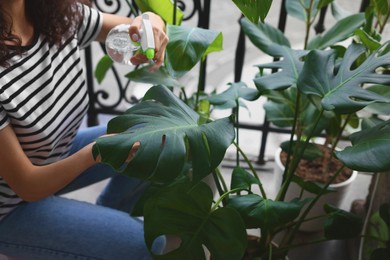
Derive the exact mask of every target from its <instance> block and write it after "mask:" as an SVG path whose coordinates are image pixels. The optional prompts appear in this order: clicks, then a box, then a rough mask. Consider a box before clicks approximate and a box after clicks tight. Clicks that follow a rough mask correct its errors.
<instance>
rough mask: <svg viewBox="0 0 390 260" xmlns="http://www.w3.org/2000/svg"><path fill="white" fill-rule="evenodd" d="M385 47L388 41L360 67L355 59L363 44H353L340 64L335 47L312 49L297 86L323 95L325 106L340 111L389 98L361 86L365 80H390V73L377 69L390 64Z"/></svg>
mask: <svg viewBox="0 0 390 260" xmlns="http://www.w3.org/2000/svg"><path fill="white" fill-rule="evenodd" d="M386 47H387V44H386V45H384V46H383V47H382V48H381V49H379V50H378V51H377V52H374V53H373V54H371V55H370V56H369V57H367V59H366V60H365V61H364V62H363V63H362V64H361V65H360V66H357V67H354V66H355V61H356V60H357V59H358V58H359V56H361V54H363V53H364V52H365V48H364V47H363V46H362V45H358V44H351V45H350V46H349V47H348V49H347V51H346V53H345V56H344V58H343V59H342V61H341V63H340V64H339V63H338V62H337V61H336V54H335V52H334V51H319V50H314V51H311V52H310V53H309V54H308V55H307V56H306V58H305V65H304V66H303V69H302V72H301V74H300V76H299V79H298V83H297V86H298V88H299V89H300V91H301V92H303V93H305V94H308V95H315V96H318V97H320V98H322V100H321V105H322V107H323V108H324V109H325V110H334V111H335V112H336V113H340V114H348V113H353V112H356V111H359V110H360V109H362V108H364V107H365V106H367V105H369V104H372V103H375V102H389V101H390V99H388V98H385V97H382V96H381V95H378V94H376V93H373V92H371V91H368V90H366V89H364V88H362V85H363V84H364V83H374V84H375V83H376V84H390V75H385V74H379V73H377V72H376V71H377V70H378V69H380V68H381V67H382V66H386V65H389V64H390V53H388V52H387V50H386Z"/></svg>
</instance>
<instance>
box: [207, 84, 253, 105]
mask: <svg viewBox="0 0 390 260" xmlns="http://www.w3.org/2000/svg"><path fill="white" fill-rule="evenodd" d="M229 85H230V87H229V88H228V89H227V90H225V91H224V92H222V93H220V94H213V95H211V96H210V97H209V98H208V100H209V101H210V103H211V104H213V105H215V106H217V107H219V106H222V107H223V108H224V109H231V108H235V107H237V101H238V100H239V99H245V100H248V101H253V100H256V99H257V98H258V97H259V92H258V91H257V90H256V89H253V88H248V87H247V86H246V84H245V83H243V82H235V83H230V84H229Z"/></svg>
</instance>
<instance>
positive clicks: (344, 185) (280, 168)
mask: <svg viewBox="0 0 390 260" xmlns="http://www.w3.org/2000/svg"><path fill="white" fill-rule="evenodd" d="M281 152H282V149H281V148H278V149H277V150H276V153H275V167H274V182H273V183H274V185H275V186H274V188H275V190H276V191H278V190H279V189H280V186H281V184H282V180H283V173H284V168H285V167H284V165H283V164H282V162H281V160H280V153H281ZM357 174H358V173H357V171H353V172H352V174H351V176H350V177H349V178H348V179H347V180H345V181H343V182H340V183H336V184H331V185H330V186H329V188H331V189H333V190H334V191H335V192H330V193H327V194H323V195H322V196H321V198H320V199H319V200H318V201H317V203H316V204H315V205H314V207H313V208H312V209H311V210H310V212H309V214H308V215H307V217H306V218H307V219H308V218H311V217H317V216H321V215H324V213H325V212H324V210H323V206H324V205H325V204H331V205H333V206H335V207H340V205H341V204H342V203H343V200H344V198H345V197H346V195H347V193H348V191H349V189H350V188H351V184H352V183H353V182H354V181H355V179H356V177H357ZM301 190H302V189H301V187H299V185H298V184H296V183H295V182H291V184H290V186H289V188H288V190H287V193H286V196H285V201H291V200H292V199H294V198H297V197H299V195H300V194H301ZM315 196H316V195H315V194H313V193H311V192H308V191H304V192H303V194H302V199H305V198H314V197H315ZM303 211H304V209H303V210H302V212H303ZM323 226H324V218H318V219H314V220H310V221H305V222H304V223H303V224H302V225H301V227H300V231H305V232H316V231H320V230H322V229H323Z"/></svg>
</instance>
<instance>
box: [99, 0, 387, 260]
mask: <svg viewBox="0 0 390 260" xmlns="http://www.w3.org/2000/svg"><path fill="white" fill-rule="evenodd" d="M145 2H147V1H145ZM167 2H170V1H167ZM244 2H245V1H235V3H236V4H237V6H238V7H239V8H240V9H241V10H242V12H243V13H244V14H246V16H247V17H248V18H250V19H251V20H254V21H256V22H257V21H258V20H259V19H260V18H261V19H264V18H265V17H266V14H267V12H268V10H269V8H270V5H271V1H260V0H259V1H247V2H245V3H244ZM330 2H331V1H315V0H310V1H307V2H305V3H307V4H308V6H305V5H304V4H303V3H301V1H299V3H298V1H287V3H289V4H290V7H291V6H292V7H294V8H291V9H292V10H303V12H304V13H306V14H307V17H309V18H310V19H309V20H307V21H308V22H310V23H311V22H312V19H314V17H315V15H314V14H315V13H317V12H318V11H319V10H320V9H321V8H322V7H324V6H325V5H327V4H329V3H330ZM164 3H165V2H164ZM297 3H298V5H296V4H297ZM170 4H172V3H170ZM258 4H263V5H261V6H262V7H265V8H264V9H258V8H256V7H258V6H257V5H258ZM264 4H265V5H264ZM299 4H302V5H299ZM251 5H252V6H251ZM298 7H299V8H300V9H299V8H298ZM297 8H298V9H297ZM257 10H261V12H260V13H258V12H257ZM245 21H246V20H243V23H247V26H246V25H245V24H243V28H250V30H252V29H253V30H252V31H250V32H251V33H248V31H247V35H248V36H249V37H255V36H259V37H260V38H261V39H262V41H259V42H260V47H261V48H260V49H261V50H262V51H264V52H265V53H267V54H269V55H271V56H273V57H276V58H281V57H282V58H283V59H282V60H280V61H275V62H274V63H271V64H263V65H261V66H260V67H261V68H277V69H280V71H279V72H277V73H273V74H269V75H261V77H258V78H256V79H255V82H256V86H257V90H254V89H250V88H247V87H246V85H245V84H244V83H242V82H237V83H233V84H231V85H230V88H229V89H228V90H227V91H225V92H223V93H219V94H215V93H204V92H201V91H200V90H198V91H197V92H196V93H195V94H194V95H193V96H192V97H189V96H188V95H187V94H186V93H185V91H184V89H183V86H182V85H181V83H179V82H178V81H177V77H180V76H181V75H183V73H185V71H187V70H189V69H190V68H192V67H193V66H194V65H195V64H196V62H198V61H200V60H202V59H203V58H204V57H205V55H207V54H208V53H210V51H211V50H216V49H218V48H216V46H218V44H217V43H219V42H220V40H221V37H220V36H219V34H215V33H213V32H211V35H213V37H211V38H209V36H210V32H208V31H206V30H200V31H197V30H196V29H195V30H194V29H191V30H186V29H185V28H182V27H176V26H168V27H167V33H168V36H169V38H170V43H169V45H168V47H167V59H166V64H165V67H164V68H162V69H161V70H160V72H159V73H158V74H154V75H150V74H149V73H148V72H147V69H145V68H141V69H140V70H137V71H134V72H131V73H130V74H129V75H128V77H131V78H132V79H133V80H134V79H137V80H140V81H144V82H145V81H146V82H149V83H152V84H154V85H155V86H153V87H152V88H150V89H149V90H148V91H147V93H146V94H145V96H144V98H143V99H142V100H141V102H140V103H139V104H137V105H135V106H134V107H132V108H130V109H129V110H128V111H127V112H125V113H124V114H123V115H121V116H118V117H115V118H114V119H112V120H111V121H110V122H109V125H108V131H109V133H116V135H114V136H108V137H104V138H101V139H98V140H97V142H96V144H95V146H94V153H95V155H96V156H97V155H100V156H101V158H102V162H104V163H107V164H109V165H111V166H112V167H114V168H115V169H117V170H118V172H120V173H121V174H124V175H127V176H132V177H138V178H142V179H146V180H149V181H151V185H150V188H149V189H148V190H147V192H145V194H144V196H143V197H142V198H141V200H140V202H139V203H138V205H137V207H136V209H135V211H134V212H132V214H133V215H140V216H143V217H144V221H145V241H146V244H147V246H148V247H149V248H150V249H151V248H152V245H153V241H154V240H155V239H156V238H157V237H159V236H163V235H173V236H176V237H178V239H179V240H180V243H179V245H178V246H177V248H175V249H174V250H172V251H170V252H167V253H166V254H164V255H154V254H153V252H151V253H152V254H153V257H154V258H156V259H185V258H186V257H187V258H191V259H204V257H205V250H204V247H206V248H207V249H208V251H209V252H210V254H211V258H212V259H242V258H243V257H244V255H245V254H246V252H247V251H248V252H247V253H248V254H247V255H246V256H247V257H249V258H248V259H251V258H254V257H261V258H262V259H280V258H284V257H286V255H287V254H288V251H289V249H291V248H294V247H296V246H299V245H298V244H296V243H295V242H294V238H295V236H296V234H297V232H298V230H299V228H300V226H301V225H302V224H303V223H304V222H305V221H307V215H308V212H309V211H310V209H311V208H313V207H314V206H315V205H316V204H317V203H318V201H319V200H320V198H321V197H322V196H323V195H324V194H325V193H327V192H329V189H328V188H329V185H330V184H331V183H332V179H333V178H336V177H337V175H338V174H339V173H340V171H338V172H337V173H336V174H334V175H333V177H332V179H330V180H329V181H328V182H327V183H326V184H324V185H323V186H317V185H313V183H301V185H302V188H303V189H307V190H311V191H315V195H314V197H312V198H306V199H303V198H299V197H298V198H295V199H292V200H286V199H285V195H286V192H287V190H288V188H289V187H290V185H291V184H292V183H293V181H294V182H299V181H296V179H295V177H294V176H295V174H294V172H295V169H296V168H297V166H298V163H299V161H300V160H301V158H303V157H306V156H307V154H309V155H310V154H311V153H308V152H307V151H308V150H309V151H310V150H311V147H312V145H310V144H309V142H310V140H311V137H312V136H314V135H315V134H317V133H319V132H323V131H322V130H324V129H326V130H331V129H329V128H330V127H322V128H320V127H319V126H320V125H321V124H320V122H321V121H322V120H324V121H325V122H327V121H330V122H334V121H335V120H336V121H337V120H338V121H342V122H343V123H342V124H341V127H336V129H338V131H337V133H339V135H332V139H333V140H335V139H336V140H337V139H338V137H335V136H340V134H341V133H342V132H343V130H344V127H343V126H344V125H346V123H345V122H346V121H347V122H348V121H349V120H345V119H344V120H342V118H345V116H344V115H346V114H352V115H353V114H354V113H355V112H357V111H359V110H361V109H362V108H364V107H365V106H367V105H369V104H371V103H374V102H388V101H389V100H388V99H387V98H384V97H382V96H380V95H378V94H374V92H369V91H368V90H366V89H363V88H362V85H363V84H365V83H380V84H383V85H385V84H389V83H390V77H389V76H387V75H384V74H380V73H377V72H378V70H379V69H383V68H384V69H386V67H387V65H388V63H389V62H388V60H389V58H390V53H388V50H389V48H388V44H383V45H382V44H380V43H379V42H377V43H379V45H378V44H376V48H373V49H368V48H366V46H369V45H368V44H367V43H368V42H367V41H366V39H364V37H362V36H361V37H360V39H361V40H362V42H364V43H366V44H357V43H351V44H350V46H349V47H347V48H342V47H337V48H334V50H325V51H323V50H322V49H324V48H326V47H327V46H331V45H334V44H336V43H338V42H339V41H340V40H343V39H345V38H348V37H351V36H352V35H353V33H354V31H355V29H357V28H362V25H363V24H364V22H365V18H364V16H362V15H355V16H351V17H348V18H345V19H343V20H342V22H339V23H338V24H337V25H336V27H334V29H331V30H329V31H328V33H325V34H323V35H322V36H319V37H317V38H315V40H313V41H312V42H311V44H309V42H308V41H306V42H307V44H305V47H306V48H304V49H303V50H293V49H291V48H290V47H289V46H286V44H282V43H285V42H286V39H285V38H283V37H281V35H282V34H281V33H280V32H277V31H276V30H274V29H271V28H270V27H269V26H268V25H265V24H262V23H259V24H258V25H253V24H251V23H249V22H245ZM351 24H353V26H354V28H351V27H352V26H351ZM252 25H253V26H254V27H252ZM257 26H258V27H257ZM265 26H267V27H265ZM256 28H263V29H260V30H259V29H256ZM338 29H340V30H341V35H342V37H341V38H340V37H339V35H340V31H338ZM189 31H191V33H189ZM336 31H337V33H336ZM180 32H181V33H182V34H181V33H180ZM194 32H195V33H199V34H198V35H197V36H201V37H200V38H201V39H204V40H205V41H201V42H202V44H200V45H199V44H191V37H189V36H190V35H191V36H193V33H194ZM171 33H172V34H171ZM361 33H363V34H361V35H367V36H368V35H370V34H369V33H371V32H370V31H368V30H367V28H366V30H362V31H361ZM371 35H372V34H371ZM202 36H204V37H202ZM196 38H197V40H198V39H199V37H196ZM307 38H308V37H307ZM368 38H369V37H367V39H368ZM252 39H253V38H252ZM279 41H280V42H279ZM372 42H375V41H372ZM197 43H199V41H197ZM215 44H217V45H215ZM210 46H212V47H210ZM308 46H311V47H310V48H309V47H308ZM379 46H380V47H379ZM188 48H190V49H188ZM192 48H200V49H197V51H195V52H194V51H193V49H192ZM173 53H175V55H173ZM178 54H180V55H178ZM178 57H179V60H177V59H178ZM186 61H190V62H189V63H190V64H191V66H186V65H187V63H186ZM194 61H195V62H194ZM185 64H186V65H185ZM159 84H163V85H166V86H163V85H159ZM167 86H168V87H178V86H179V87H181V90H182V95H175V94H174V93H173V92H172V91H171V89H170V88H168V87H167ZM270 90H272V91H280V90H286V91H290V92H289V93H288V92H284V93H283V94H285V95H287V94H291V95H295V96H296V99H295V100H296V102H292V103H294V104H295V105H296V107H299V106H301V102H308V103H307V104H308V106H310V107H311V108H310V110H312V115H316V120H315V121H314V124H311V125H310V127H308V129H307V127H302V128H301V127H299V128H298V127H297V126H298V122H299V120H300V119H301V118H300V117H299V114H300V113H299V112H301V111H302V109H295V113H294V117H293V120H292V122H293V124H292V125H293V133H292V135H291V136H292V137H291V141H290V142H289V143H288V144H287V151H288V152H289V153H290V155H292V156H287V158H288V159H287V160H290V162H288V163H287V164H286V167H285V168H286V170H285V174H284V177H283V182H282V184H281V186H280V189H279V190H278V195H277V196H276V198H270V197H269V195H268V194H266V192H265V190H264V187H263V185H262V182H261V178H259V175H258V173H257V172H256V170H255V168H254V167H253V165H252V162H251V161H250V160H249V159H248V157H247V155H246V154H245V153H244V151H243V148H241V147H240V146H239V143H238V142H235V140H237V139H235V138H237V137H238V136H239V135H238V133H239V128H238V124H237V121H236V120H238V116H237V115H238V113H237V112H238V110H239V108H240V104H241V102H240V101H241V100H242V99H246V100H254V99H256V98H257V97H258V96H260V95H265V94H266V95H268V96H269V97H270V98H271V99H272V97H274V96H272V93H270ZM273 93H275V92H273ZM286 93H287V94H286ZM294 93H295V94H294ZM279 94H281V93H280V92H279ZM178 96H182V97H183V98H182V99H180V98H179V97H178ZM304 98H306V99H307V100H303V99H304ZM309 102H310V103H309ZM218 106H221V107H223V108H234V111H235V116H230V117H226V118H221V119H217V120H213V119H212V118H211V117H210V111H211V110H212V109H213V108H215V107H218ZM307 111H309V109H307ZM305 112H306V110H305ZM347 118H348V117H347ZM350 118H354V117H353V116H350ZM388 124H389V123H388V121H386V122H385V123H382V124H381V125H378V126H375V127H374V128H373V130H372V131H374V132H375V134H374V135H371V134H367V132H362V133H357V134H354V135H352V136H351V139H352V144H353V146H352V147H350V148H347V149H345V150H343V151H333V152H334V154H335V155H336V157H337V158H338V159H339V160H341V161H342V162H343V163H344V164H345V165H346V166H347V167H349V168H351V169H356V170H361V169H364V170H367V171H377V170H382V171H383V170H384V169H389V168H390V166H389V165H388V162H387V161H388V160H387V159H386V158H384V156H383V154H377V152H378V151H381V149H383V147H384V145H385V144H387V141H385V142H382V143H380V142H378V139H377V138H379V137H385V136H386V135H388V134H387V133H388V132H386V131H385V130H386V129H387V128H388ZM325 125H326V126H333V124H329V123H325ZM337 126H339V124H337ZM235 127H236V128H235ZM370 131H371V130H370ZM333 133H334V132H333ZM294 138H295V140H297V141H295V142H293V140H294ZM386 140H387V139H386ZM135 142H140V143H141V145H140V148H139V150H138V151H137V153H136V154H135V156H134V158H133V159H132V160H131V161H130V162H126V159H127V154H128V152H129V150H130V148H131V147H132V145H133V144H134V143H135ZM361 142H363V145H367V146H369V147H372V149H371V150H370V152H371V151H372V153H373V155H374V156H375V157H373V158H377V160H375V161H367V160H361V154H362V153H364V152H367V151H366V150H364V146H362V145H361ZM232 144H233V145H234V146H235V147H236V149H237V154H238V156H237V163H236V167H235V168H234V169H233V171H232V174H231V181H230V186H228V185H227V182H226V181H225V180H224V178H223V176H222V174H221V172H220V170H219V165H220V163H221V161H222V160H223V158H224V156H225V152H226V150H227V149H228V147H229V146H231V145H232ZM329 144H330V143H329ZM362 147H363V149H362ZM314 150H316V149H314ZM370 155H371V154H370ZM239 157H241V158H243V159H244V161H245V162H246V164H247V165H248V167H249V169H250V171H249V172H248V171H246V170H244V168H243V167H241V165H240V164H241V161H240V160H239ZM362 161H364V164H363V165H362V163H363V162H362ZM341 168H344V166H343V167H341ZM209 175H211V176H213V178H214V180H215V184H216V187H217V190H218V195H216V197H215V196H214V194H213V192H212V190H211V189H210V187H209V186H208V185H207V184H205V183H204V182H203V179H204V178H205V177H207V176H209ZM313 187H314V188H313ZM257 190H258V191H259V192H257ZM323 207H324V210H325V223H324V237H323V239H321V240H317V241H312V242H311V243H318V242H323V241H327V240H330V239H348V238H351V237H356V236H359V234H360V230H361V226H362V221H361V219H360V218H359V217H357V216H355V215H353V214H351V213H349V212H346V211H343V210H341V209H338V208H337V207H335V206H333V205H328V204H326V205H324V206H323ZM248 229H259V230H260V234H259V237H258V238H257V239H256V240H255V242H254V243H252V242H248V236H247V230H248ZM280 236H281V238H280ZM277 237H279V238H278V239H277ZM276 239H277V241H276V242H277V245H275V243H274V242H275V240H276ZM249 244H254V245H255V249H254V250H247V249H248V245H249ZM249 251H250V252H251V253H249Z"/></svg>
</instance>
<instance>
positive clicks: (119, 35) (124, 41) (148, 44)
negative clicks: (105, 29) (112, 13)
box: [106, 14, 155, 65]
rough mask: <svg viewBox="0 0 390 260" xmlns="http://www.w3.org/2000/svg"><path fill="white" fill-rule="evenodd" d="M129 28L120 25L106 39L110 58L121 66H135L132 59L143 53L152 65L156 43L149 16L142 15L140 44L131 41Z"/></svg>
mask: <svg viewBox="0 0 390 260" xmlns="http://www.w3.org/2000/svg"><path fill="white" fill-rule="evenodd" d="M129 28H130V24H120V25H117V26H115V27H114V28H112V29H111V30H110V32H109V33H108V35H107V38H106V51H107V54H108V56H110V58H111V59H112V60H113V61H115V62H118V63H120V64H125V65H134V64H132V63H131V61H130V58H131V57H133V56H134V55H135V54H136V53H143V54H144V55H145V56H146V57H147V58H148V60H149V62H151V63H152V62H153V58H154V54H155V53H154V48H155V43H154V35H153V28H152V24H151V23H150V21H149V15H147V14H143V15H142V26H141V29H140V31H139V33H140V39H139V41H138V42H134V41H132V40H131V38H130V35H129Z"/></svg>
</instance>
